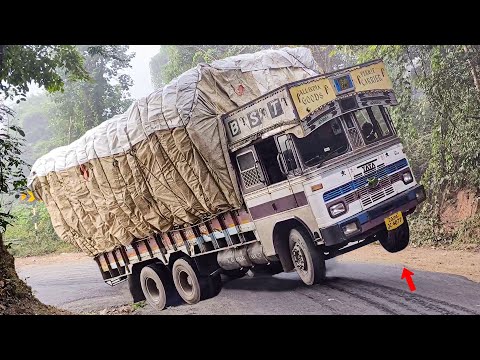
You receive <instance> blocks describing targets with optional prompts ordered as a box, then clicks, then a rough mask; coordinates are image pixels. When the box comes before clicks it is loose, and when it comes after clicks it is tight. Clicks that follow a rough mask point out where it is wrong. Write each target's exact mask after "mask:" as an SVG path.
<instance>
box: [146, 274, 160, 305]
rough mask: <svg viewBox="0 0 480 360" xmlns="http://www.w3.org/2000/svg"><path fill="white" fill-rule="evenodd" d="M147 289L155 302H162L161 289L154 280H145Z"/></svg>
mask: <svg viewBox="0 0 480 360" xmlns="http://www.w3.org/2000/svg"><path fill="white" fill-rule="evenodd" d="M145 287H146V288H147V291H148V294H149V295H150V298H151V299H152V300H153V301H154V302H155V303H159V302H160V289H159V288H158V286H157V283H156V282H155V280H153V279H152V278H147V279H146V280H145Z"/></svg>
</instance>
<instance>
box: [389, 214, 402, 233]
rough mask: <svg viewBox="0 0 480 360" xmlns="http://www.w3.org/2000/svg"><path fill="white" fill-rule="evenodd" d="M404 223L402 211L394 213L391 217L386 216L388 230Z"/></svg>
mask: <svg viewBox="0 0 480 360" xmlns="http://www.w3.org/2000/svg"><path fill="white" fill-rule="evenodd" d="M402 224H403V215H402V212H401V211H399V212H396V213H395V214H392V215H390V216H389V217H387V218H385V225H387V230H388V231H390V230H393V229H396V228H398V227H399V226H400V225H402Z"/></svg>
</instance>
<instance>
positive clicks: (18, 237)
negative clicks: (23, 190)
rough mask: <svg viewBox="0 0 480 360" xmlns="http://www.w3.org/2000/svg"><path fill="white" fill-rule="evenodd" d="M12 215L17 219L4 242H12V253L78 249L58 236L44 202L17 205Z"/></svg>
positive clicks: (19, 255) (21, 254)
mask: <svg viewBox="0 0 480 360" xmlns="http://www.w3.org/2000/svg"><path fill="white" fill-rule="evenodd" d="M34 208H35V214H34V211H33V209H34ZM11 215H13V217H14V219H15V220H14V221H13V222H12V226H10V227H8V229H7V231H6V232H5V236H4V242H5V244H7V246H8V245H9V244H10V252H11V254H12V255H14V256H16V257H24V256H34V255H45V254H50V253H60V252H74V251H78V249H76V248H75V246H73V245H71V244H68V243H66V242H64V241H62V240H60V238H59V237H58V236H57V234H56V233H55V230H54V229H53V226H52V223H51V221H50V216H49V214H48V212H47V209H46V207H45V205H44V203H42V202H39V203H32V204H30V203H26V204H21V205H17V206H16V207H15V208H14V209H13V210H12V214H11ZM35 223H37V230H35V225H34V224H35Z"/></svg>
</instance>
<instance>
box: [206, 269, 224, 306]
mask: <svg viewBox="0 0 480 360" xmlns="http://www.w3.org/2000/svg"><path fill="white" fill-rule="evenodd" d="M208 282H209V284H208V286H209V293H208V295H207V296H206V299H210V298H212V297H215V296H217V295H218V294H219V293H220V291H221V290H222V285H223V284H222V278H221V276H220V274H217V275H214V276H209V277H208ZM202 300H203V299H202Z"/></svg>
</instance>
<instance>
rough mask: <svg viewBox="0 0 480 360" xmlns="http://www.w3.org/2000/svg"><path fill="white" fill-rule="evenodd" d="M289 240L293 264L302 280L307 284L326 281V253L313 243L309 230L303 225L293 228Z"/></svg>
mask: <svg viewBox="0 0 480 360" xmlns="http://www.w3.org/2000/svg"><path fill="white" fill-rule="evenodd" d="M288 242H289V247H290V254H291V256H292V262H293V265H294V266H295V270H296V271H297V274H298V275H299V276H300V278H301V279H302V281H303V282H304V283H305V284H307V285H313V284H318V283H321V282H322V281H324V280H325V276H326V268H325V257H324V254H323V252H321V251H319V250H318V249H317V247H316V246H315V245H314V244H313V241H312V239H311V237H310V235H309V234H308V233H307V231H306V230H305V229H304V228H302V227H297V228H295V229H292V230H291V231H290V235H289V239H288Z"/></svg>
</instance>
